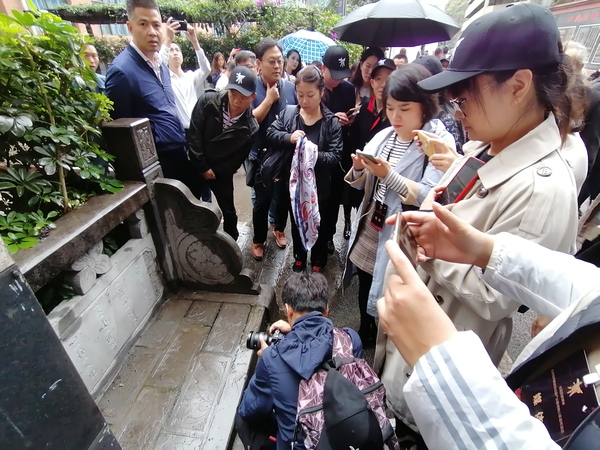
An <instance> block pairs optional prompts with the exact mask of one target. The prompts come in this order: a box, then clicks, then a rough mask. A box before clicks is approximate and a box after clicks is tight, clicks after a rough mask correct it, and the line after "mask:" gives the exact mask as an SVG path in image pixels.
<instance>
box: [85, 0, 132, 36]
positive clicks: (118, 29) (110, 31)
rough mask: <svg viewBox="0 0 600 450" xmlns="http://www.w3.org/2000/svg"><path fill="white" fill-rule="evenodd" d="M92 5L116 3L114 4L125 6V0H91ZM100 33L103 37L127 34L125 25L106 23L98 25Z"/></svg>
mask: <svg viewBox="0 0 600 450" xmlns="http://www.w3.org/2000/svg"><path fill="white" fill-rule="evenodd" d="M92 3H116V4H125V0H101V1H95V0H92ZM100 32H101V33H102V35H103V36H106V35H115V36H126V35H128V34H129V31H128V30H127V25H125V24H124V23H106V24H102V25H100Z"/></svg>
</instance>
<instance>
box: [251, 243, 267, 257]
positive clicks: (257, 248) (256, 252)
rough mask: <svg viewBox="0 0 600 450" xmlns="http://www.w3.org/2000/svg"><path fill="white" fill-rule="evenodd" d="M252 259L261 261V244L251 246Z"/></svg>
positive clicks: (262, 251) (262, 252)
mask: <svg viewBox="0 0 600 450" xmlns="http://www.w3.org/2000/svg"><path fill="white" fill-rule="evenodd" d="M251 251H252V257H253V258H254V259H255V260H257V261H260V260H261V259H263V256H264V254H265V246H264V245H263V244H252V249H251Z"/></svg>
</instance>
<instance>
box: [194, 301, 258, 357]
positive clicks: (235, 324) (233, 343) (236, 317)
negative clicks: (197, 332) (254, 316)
mask: <svg viewBox="0 0 600 450" xmlns="http://www.w3.org/2000/svg"><path fill="white" fill-rule="evenodd" d="M249 313H250V306H249V305H236V304H229V303H225V304H224V305H223V307H222V308H221V311H220V312H219V315H218V316H217V319H216V320H215V324H214V325H213V327H212V330H211V332H210V335H209V336H208V341H207V342H206V344H205V346H204V351H207V352H218V353H225V354H228V353H234V352H236V351H237V349H238V347H239V346H240V342H241V340H242V334H243V331H244V328H245V327H246V320H247V318H248V314H249Z"/></svg>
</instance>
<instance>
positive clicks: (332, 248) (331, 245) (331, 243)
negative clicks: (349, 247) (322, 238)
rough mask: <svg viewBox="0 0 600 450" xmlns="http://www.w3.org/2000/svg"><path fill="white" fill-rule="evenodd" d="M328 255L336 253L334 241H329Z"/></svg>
mask: <svg viewBox="0 0 600 450" xmlns="http://www.w3.org/2000/svg"><path fill="white" fill-rule="evenodd" d="M327 253H329V254H330V255H333V254H334V253H335V244H334V243H333V240H331V241H327Z"/></svg>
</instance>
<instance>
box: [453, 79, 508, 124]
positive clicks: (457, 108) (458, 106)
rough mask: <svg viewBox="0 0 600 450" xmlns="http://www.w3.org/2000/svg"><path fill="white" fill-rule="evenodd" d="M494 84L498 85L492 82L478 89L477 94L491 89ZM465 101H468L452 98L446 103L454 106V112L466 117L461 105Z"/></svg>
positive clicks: (463, 98) (462, 98)
mask: <svg viewBox="0 0 600 450" xmlns="http://www.w3.org/2000/svg"><path fill="white" fill-rule="evenodd" d="M495 84H498V83H497V82H496V81H493V82H492V83H490V84H488V85H487V86H485V87H484V88H483V89H480V90H479V91H477V94H480V93H482V92H483V91H485V90H486V89H488V88H491V87H492V86H494V85H495ZM467 100H469V99H468V98H465V97H459V98H453V99H452V100H448V103H450V104H451V105H452V106H454V109H455V111H457V112H458V111H460V113H461V114H462V115H463V116H465V117H467V113H465V110H464V109H463V105H464V104H465V103H466V102H467Z"/></svg>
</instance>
